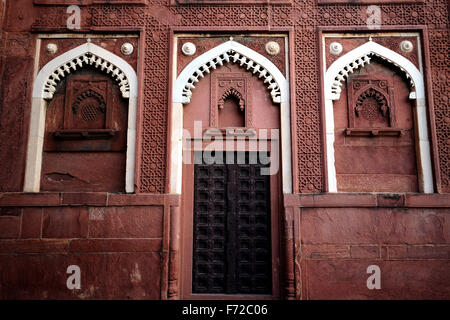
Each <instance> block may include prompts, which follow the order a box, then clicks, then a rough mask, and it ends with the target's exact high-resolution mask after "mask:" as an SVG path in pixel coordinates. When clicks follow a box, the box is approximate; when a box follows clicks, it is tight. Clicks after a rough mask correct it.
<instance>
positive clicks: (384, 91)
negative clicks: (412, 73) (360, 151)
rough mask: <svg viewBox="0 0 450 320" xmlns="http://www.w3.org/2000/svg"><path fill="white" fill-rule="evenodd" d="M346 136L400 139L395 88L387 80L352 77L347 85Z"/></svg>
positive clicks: (400, 132)
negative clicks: (391, 136) (396, 137)
mask: <svg viewBox="0 0 450 320" xmlns="http://www.w3.org/2000/svg"><path fill="white" fill-rule="evenodd" d="M347 99H348V122H349V127H348V128H347V129H346V134H347V135H357V136H377V135H393V136H399V135H401V134H402V130H401V129H399V128H397V127H396V121H395V105H394V101H395V100H394V87H393V83H392V81H391V80H390V79H388V78H386V79H382V78H373V77H370V76H353V77H350V78H349V79H348V83H347Z"/></svg>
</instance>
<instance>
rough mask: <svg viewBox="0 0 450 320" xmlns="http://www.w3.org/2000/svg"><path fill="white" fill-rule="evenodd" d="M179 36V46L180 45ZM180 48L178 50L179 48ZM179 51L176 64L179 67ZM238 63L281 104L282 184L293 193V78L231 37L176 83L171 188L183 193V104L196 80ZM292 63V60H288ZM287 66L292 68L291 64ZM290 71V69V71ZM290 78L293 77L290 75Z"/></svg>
mask: <svg viewBox="0 0 450 320" xmlns="http://www.w3.org/2000/svg"><path fill="white" fill-rule="evenodd" d="M174 39H175V46H176V45H177V43H176V39H177V37H175V38H174ZM175 52H176V51H175ZM177 58H178V57H177V55H174V57H173V59H174V62H173V64H172V68H173V70H176V66H177ZM227 62H233V63H237V64H238V65H239V66H241V67H242V68H245V69H246V70H247V71H248V72H251V73H253V74H254V75H255V76H257V77H259V78H260V80H261V81H263V82H264V83H265V85H266V87H267V88H268V90H269V91H270V95H271V98H272V101H273V102H274V103H276V104H279V105H280V127H281V150H282V153H281V155H280V158H281V163H282V173H281V174H282V185H283V187H282V188H283V193H286V194H288V193H292V191H293V189H292V188H293V187H292V185H293V175H292V143H291V109H290V108H291V106H290V99H289V80H287V79H286V77H284V75H283V74H282V72H281V71H280V70H279V69H278V68H277V67H276V66H275V65H274V64H273V63H272V62H271V61H270V60H269V59H267V58H266V57H264V56H263V55H261V54H259V53H258V52H256V51H254V50H252V49H250V48H248V47H246V46H244V45H242V44H240V43H238V42H236V41H233V40H229V41H227V42H224V43H222V44H220V45H218V46H216V47H214V48H212V49H210V50H209V51H207V52H205V53H203V54H202V55H200V56H198V57H197V58H195V59H194V60H192V61H191V62H190V63H189V64H188V65H187V66H186V67H185V68H184V69H183V70H182V71H181V73H180V75H179V76H178V77H176V76H175V77H174V81H173V83H172V88H173V90H172V92H173V93H172V112H171V117H172V118H171V128H170V130H171V150H170V159H171V164H170V173H169V175H170V178H169V190H170V192H171V193H174V194H181V189H182V174H183V172H182V158H183V143H182V141H183V105H184V104H188V103H189V102H190V98H191V96H192V89H195V83H197V82H199V81H201V78H203V77H204V74H205V73H209V72H211V70H214V69H216V68H217V66H221V65H223V64H224V63H227ZM286 63H287V64H289V62H286ZM286 70H289V67H288V66H287V68H286ZM287 74H289V73H287ZM288 78H289V77H288Z"/></svg>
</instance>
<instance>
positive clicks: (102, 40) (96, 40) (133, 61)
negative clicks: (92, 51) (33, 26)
mask: <svg viewBox="0 0 450 320" xmlns="http://www.w3.org/2000/svg"><path fill="white" fill-rule="evenodd" d="M89 39H90V40H89V41H91V43H93V44H96V45H98V46H100V47H102V48H104V49H106V50H108V51H111V52H112V53H114V54H115V55H117V56H119V57H121V58H122V59H124V60H125V61H126V62H128V63H129V64H130V65H131V66H132V67H133V68H134V69H135V70H137V59H138V54H139V53H138V51H139V50H138V47H139V43H138V41H139V39H138V38H137V37H119V38H117V37H116V38H113V37H107V36H99V35H93V36H92V37H90V38H89ZM127 42H129V43H131V44H132V45H133V47H134V51H133V53H132V54H130V55H128V56H127V55H124V54H123V53H122V52H121V50H120V49H121V47H122V45H123V44H124V43H127ZM85 43H86V39H85V38H74V37H72V38H50V39H42V40H41V51H40V54H39V70H40V69H42V67H43V66H45V65H46V64H47V63H48V62H50V61H51V60H52V59H54V58H55V57H56V56H58V55H60V54H62V53H64V52H67V51H69V50H71V49H73V48H76V47H78V46H80V45H82V44H85ZM49 44H55V45H56V46H57V48H58V49H57V52H56V53H54V54H52V53H50V52H48V50H47V46H48V45H49Z"/></svg>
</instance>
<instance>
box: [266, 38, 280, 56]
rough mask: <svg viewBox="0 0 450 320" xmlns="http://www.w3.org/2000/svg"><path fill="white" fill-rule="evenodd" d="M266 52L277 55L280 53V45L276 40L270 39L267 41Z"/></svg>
mask: <svg viewBox="0 0 450 320" xmlns="http://www.w3.org/2000/svg"><path fill="white" fill-rule="evenodd" d="M266 52H267V53H268V54H270V55H271V56H276V55H277V54H279V53H280V45H279V44H278V43H276V42H275V41H269V42H267V43H266Z"/></svg>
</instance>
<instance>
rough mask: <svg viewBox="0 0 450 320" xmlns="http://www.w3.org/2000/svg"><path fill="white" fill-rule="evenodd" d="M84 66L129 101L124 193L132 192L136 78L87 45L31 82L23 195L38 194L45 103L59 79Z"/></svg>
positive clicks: (114, 57) (109, 54)
mask: <svg viewBox="0 0 450 320" xmlns="http://www.w3.org/2000/svg"><path fill="white" fill-rule="evenodd" d="M86 65H90V66H93V67H95V68H97V69H99V70H101V71H103V72H104V73H106V74H107V75H109V76H110V77H112V78H113V79H114V80H115V81H116V82H117V84H118V85H119V88H120V91H121V94H122V96H123V97H124V98H127V99H128V129H127V152H126V169H125V172H126V176H125V191H126V192H127V193H132V192H134V168H135V151H136V146H135V145H136V108H137V92H138V81H137V75H136V72H135V71H134V69H133V68H132V67H131V66H130V65H129V64H128V63H127V62H126V61H125V60H123V59H122V58H120V57H118V56H117V55H115V54H113V53H112V52H110V51H108V50H105V49H103V48H101V47H99V46H97V45H95V44H93V43H90V42H87V43H85V44H83V45H80V46H78V47H76V48H74V49H72V50H69V51H67V52H65V53H64V54H62V55H60V56H58V57H56V58H54V59H53V60H51V61H50V62H48V63H47V64H46V65H45V66H44V67H43V68H42V69H41V70H40V71H39V73H38V75H37V77H36V79H35V81H34V85H33V100H32V106H31V119H30V131H29V137H28V149H27V163H26V171H25V182H24V191H25V192H39V191H40V181H41V168H42V150H43V143H44V132H45V118H46V109H47V101H48V100H51V99H52V98H53V93H54V92H55V88H56V86H57V84H58V83H59V81H61V79H62V78H64V77H67V75H69V74H70V73H72V72H75V71H76V70H77V69H80V68H83V67H84V66H86Z"/></svg>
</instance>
